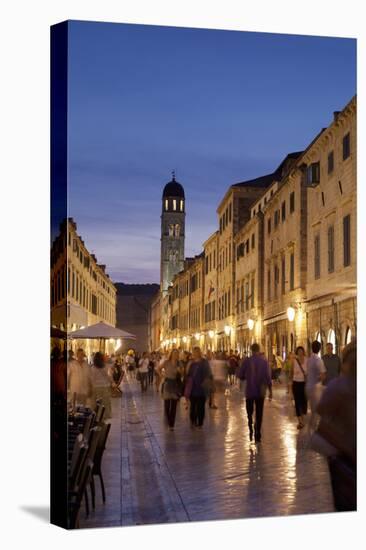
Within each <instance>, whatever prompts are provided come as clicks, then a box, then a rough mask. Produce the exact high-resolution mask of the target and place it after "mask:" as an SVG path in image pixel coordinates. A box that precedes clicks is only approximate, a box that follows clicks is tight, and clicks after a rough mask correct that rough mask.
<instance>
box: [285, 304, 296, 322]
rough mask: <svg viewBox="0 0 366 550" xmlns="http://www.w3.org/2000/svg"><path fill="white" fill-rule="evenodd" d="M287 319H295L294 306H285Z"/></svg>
mask: <svg viewBox="0 0 366 550" xmlns="http://www.w3.org/2000/svg"><path fill="white" fill-rule="evenodd" d="M287 319H288V320H289V321H290V323H292V321H293V320H294V319H295V308H293V307H292V306H290V307H288V308H287Z"/></svg>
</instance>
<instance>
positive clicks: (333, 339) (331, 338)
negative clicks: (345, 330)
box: [327, 328, 337, 353]
mask: <svg viewBox="0 0 366 550" xmlns="http://www.w3.org/2000/svg"><path fill="white" fill-rule="evenodd" d="M328 342H329V344H333V353H337V341H336V335H335V332H334V330H333V329H332V328H331V329H330V330H329V332H328V339H327V343H328Z"/></svg>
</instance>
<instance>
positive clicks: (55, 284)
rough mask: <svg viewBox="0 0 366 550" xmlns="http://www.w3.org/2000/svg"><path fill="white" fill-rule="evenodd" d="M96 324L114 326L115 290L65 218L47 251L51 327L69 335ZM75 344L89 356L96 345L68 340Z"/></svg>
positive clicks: (70, 222) (71, 344)
mask: <svg viewBox="0 0 366 550" xmlns="http://www.w3.org/2000/svg"><path fill="white" fill-rule="evenodd" d="M100 321H102V322H104V323H106V324H108V325H111V326H116V287H115V285H114V284H113V282H112V281H111V279H110V277H109V275H108V274H107V272H106V266H105V265H102V264H99V263H98V261H97V258H96V257H95V255H94V254H91V253H90V252H89V251H88V249H87V248H86V245H85V243H84V241H83V239H82V238H81V237H80V235H78V233H77V225H76V223H75V222H74V220H73V219H72V218H68V219H67V220H64V221H63V222H62V224H61V226H60V234H59V235H58V237H57V238H56V239H55V240H54V242H53V245H52V249H51V325H52V327H54V328H58V329H61V330H63V331H65V332H66V331H67V332H68V333H70V335H71V336H72V332H73V331H74V330H77V329H80V328H83V327H86V326H89V325H94V324H95V323H98V322H100ZM78 345H82V347H84V349H85V351H86V352H87V354H88V355H90V354H91V353H92V351H96V348H97V345H98V342H96V341H95V342H93V341H91V340H89V341H87V342H86V341H85V342H84V341H81V340H78V341H72V340H71V341H70V347H72V348H73V349H74V348H75V347H76V346H78ZM108 349H109V348H108Z"/></svg>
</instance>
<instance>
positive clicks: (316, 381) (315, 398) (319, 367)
mask: <svg viewBox="0 0 366 550" xmlns="http://www.w3.org/2000/svg"><path fill="white" fill-rule="evenodd" d="M311 350H312V353H311V354H310V357H309V359H308V361H307V369H306V371H307V372H306V393H307V396H308V399H309V403H310V409H311V419H310V426H311V427H313V428H315V424H316V419H317V414H316V408H317V406H318V403H319V401H320V397H321V392H322V389H323V386H322V383H323V382H324V380H325V377H326V374H327V370H326V368H325V365H324V363H323V360H322V359H321V358H320V357H319V355H318V353H319V352H320V350H321V344H320V342H318V341H317V340H315V341H314V342H313V343H312V344H311Z"/></svg>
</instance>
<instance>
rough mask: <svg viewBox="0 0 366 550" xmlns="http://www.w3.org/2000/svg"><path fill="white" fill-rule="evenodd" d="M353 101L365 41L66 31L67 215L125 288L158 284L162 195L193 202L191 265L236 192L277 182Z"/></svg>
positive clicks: (143, 29) (134, 29)
mask: <svg viewBox="0 0 366 550" xmlns="http://www.w3.org/2000/svg"><path fill="white" fill-rule="evenodd" d="M355 92H356V41H355V40H352V39H344V38H322V37H310V36H292V35H279V34H277V35H276V34H267V33H253V32H237V31H236V32H235V31H216V30H202V29H185V28H176V27H158V26H146V25H125V24H115V23H90V22H77V21H72V22H70V24H69V110H68V116H69V215H70V216H72V217H74V219H75V221H76V222H77V225H78V232H79V234H80V235H81V236H82V237H83V238H84V240H85V243H86V245H87V247H88V248H89V250H90V251H94V253H95V254H96V256H97V258H98V261H99V262H100V263H105V264H106V265H107V270H108V272H109V274H110V275H111V277H112V279H113V280H114V281H122V282H130V283H132V282H141V283H146V282H159V268H160V213H161V193H162V189H163V187H164V185H165V183H166V182H168V181H169V180H170V179H171V171H172V170H173V169H175V171H176V178H177V180H178V181H180V182H181V183H182V185H183V186H184V188H185V192H186V199H187V204H186V210H187V216H186V255H187V256H191V255H194V254H197V253H199V252H200V251H201V249H202V248H201V247H202V243H203V242H204V241H205V240H206V239H207V237H208V236H209V235H210V234H211V233H212V232H213V231H214V230H215V229H216V227H217V219H216V207H217V205H218V203H219V201H220V199H221V198H222V196H223V195H224V194H225V192H226V190H227V188H228V186H229V185H231V184H232V183H236V182H238V181H243V180H245V179H250V178H252V177H256V176H260V175H262V174H265V173H268V172H272V171H273V170H274V169H275V168H276V167H277V165H278V164H280V162H281V160H282V159H283V157H284V156H286V154H287V153H288V152H290V151H296V150H301V149H302V148H304V147H306V146H307V145H308V144H309V143H310V141H311V140H312V139H313V137H314V136H315V134H316V133H318V131H319V130H320V129H321V128H322V127H325V126H327V125H328V124H329V123H330V122H331V120H332V116H333V111H335V110H340V109H342V108H343V107H344V106H345V104H346V103H347V102H348V101H349V100H350V99H351V97H352V96H353V95H354V94H355Z"/></svg>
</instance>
